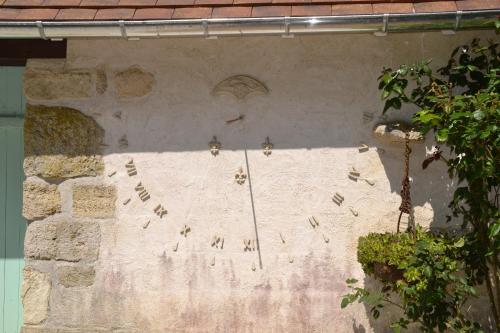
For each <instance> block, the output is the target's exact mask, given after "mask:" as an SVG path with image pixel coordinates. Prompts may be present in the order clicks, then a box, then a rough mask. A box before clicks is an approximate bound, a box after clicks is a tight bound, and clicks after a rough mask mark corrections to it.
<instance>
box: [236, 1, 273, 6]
mask: <svg viewBox="0 0 500 333" xmlns="http://www.w3.org/2000/svg"><path fill="white" fill-rule="evenodd" d="M272 2H273V0H234V4H235V5H260V4H266V3H272Z"/></svg>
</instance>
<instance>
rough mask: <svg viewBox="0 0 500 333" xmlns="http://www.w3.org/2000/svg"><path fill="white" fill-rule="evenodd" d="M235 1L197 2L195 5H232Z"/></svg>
mask: <svg viewBox="0 0 500 333" xmlns="http://www.w3.org/2000/svg"><path fill="white" fill-rule="evenodd" d="M232 3H233V0H195V2H194V4H195V5H231V4H232Z"/></svg>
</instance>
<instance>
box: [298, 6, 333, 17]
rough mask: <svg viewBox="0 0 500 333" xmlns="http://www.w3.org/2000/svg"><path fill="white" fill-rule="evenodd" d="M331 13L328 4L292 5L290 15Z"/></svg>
mask: <svg viewBox="0 0 500 333" xmlns="http://www.w3.org/2000/svg"><path fill="white" fill-rule="evenodd" d="M327 15H332V6H330V5H307V6H292V16H327Z"/></svg>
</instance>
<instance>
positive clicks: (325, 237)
mask: <svg viewBox="0 0 500 333" xmlns="http://www.w3.org/2000/svg"><path fill="white" fill-rule="evenodd" d="M323 240H324V241H325V243H329V242H330V238H328V237H327V236H326V235H325V234H323Z"/></svg>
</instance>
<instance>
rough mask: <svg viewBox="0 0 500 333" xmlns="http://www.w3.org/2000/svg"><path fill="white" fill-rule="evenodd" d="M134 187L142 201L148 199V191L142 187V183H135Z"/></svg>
mask: <svg viewBox="0 0 500 333" xmlns="http://www.w3.org/2000/svg"><path fill="white" fill-rule="evenodd" d="M134 189H135V191H136V192H138V193H137V194H138V195H139V198H140V199H141V200H142V201H148V200H149V198H150V195H149V193H148V191H146V189H145V188H144V186H143V185H142V183H139V184H137V186H136V187H135V188H134Z"/></svg>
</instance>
